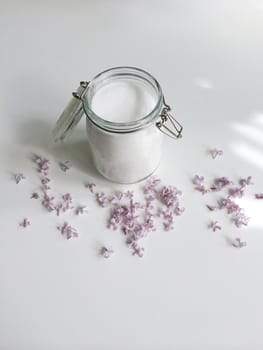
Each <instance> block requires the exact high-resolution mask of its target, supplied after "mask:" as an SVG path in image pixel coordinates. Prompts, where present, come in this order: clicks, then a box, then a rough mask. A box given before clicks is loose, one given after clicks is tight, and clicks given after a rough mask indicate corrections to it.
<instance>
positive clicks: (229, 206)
mask: <svg viewBox="0 0 263 350" xmlns="http://www.w3.org/2000/svg"><path fill="white" fill-rule="evenodd" d="M218 206H219V209H224V208H225V209H226V210H227V213H228V214H233V213H237V212H240V210H241V208H240V206H239V205H238V204H237V203H235V202H234V201H232V200H231V199H229V198H227V199H226V198H222V199H221V200H220V201H218Z"/></svg>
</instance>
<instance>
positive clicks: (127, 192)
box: [123, 191, 134, 199]
mask: <svg viewBox="0 0 263 350" xmlns="http://www.w3.org/2000/svg"><path fill="white" fill-rule="evenodd" d="M123 194H124V196H125V197H126V198H128V199H133V197H134V191H126V192H124V193H123Z"/></svg>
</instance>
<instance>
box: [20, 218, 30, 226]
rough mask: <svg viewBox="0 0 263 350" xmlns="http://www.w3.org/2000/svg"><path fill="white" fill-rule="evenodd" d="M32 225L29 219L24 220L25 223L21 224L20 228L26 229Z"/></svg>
mask: <svg viewBox="0 0 263 350" xmlns="http://www.w3.org/2000/svg"><path fill="white" fill-rule="evenodd" d="M29 225H30V221H29V220H28V218H24V219H23V221H22V222H21V223H20V224H19V226H21V227H24V228H26V227H27V226H29Z"/></svg>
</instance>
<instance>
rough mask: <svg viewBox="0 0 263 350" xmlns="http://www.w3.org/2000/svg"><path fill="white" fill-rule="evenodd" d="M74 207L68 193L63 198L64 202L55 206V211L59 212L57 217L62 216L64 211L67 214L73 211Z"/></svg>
mask: <svg viewBox="0 0 263 350" xmlns="http://www.w3.org/2000/svg"><path fill="white" fill-rule="evenodd" d="M73 208H74V206H73V205H72V197H71V194H70V193H66V194H64V195H63V196H62V202H60V203H58V204H56V205H55V207H54V209H55V210H56V212H57V216H59V215H60V212H61V211H62V212H63V213H65V212H66V211H67V210H70V209H73Z"/></svg>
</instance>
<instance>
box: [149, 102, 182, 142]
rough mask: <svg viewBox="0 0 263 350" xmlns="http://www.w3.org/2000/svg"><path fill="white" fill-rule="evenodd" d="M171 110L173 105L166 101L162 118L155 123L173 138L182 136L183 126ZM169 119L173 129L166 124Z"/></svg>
mask: <svg viewBox="0 0 263 350" xmlns="http://www.w3.org/2000/svg"><path fill="white" fill-rule="evenodd" d="M170 111H171V107H170V106H169V105H167V104H166V103H165V102H164V108H163V110H162V113H161V115H160V118H161V120H160V121H158V122H157V123H156V124H155V125H156V126H157V128H158V129H159V130H160V131H161V132H162V133H164V134H165V135H167V136H169V137H172V138H173V139H178V138H180V137H182V131H183V127H182V125H181V124H180V123H179V122H178V121H177V120H176V119H175V118H174V116H173V115H172V114H171V113H170ZM168 121H169V122H170V123H171V126H172V127H173V130H172V129H171V128H169V127H168V126H167V125H165V124H166V123H167V122H168Z"/></svg>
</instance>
